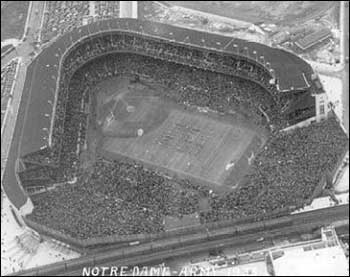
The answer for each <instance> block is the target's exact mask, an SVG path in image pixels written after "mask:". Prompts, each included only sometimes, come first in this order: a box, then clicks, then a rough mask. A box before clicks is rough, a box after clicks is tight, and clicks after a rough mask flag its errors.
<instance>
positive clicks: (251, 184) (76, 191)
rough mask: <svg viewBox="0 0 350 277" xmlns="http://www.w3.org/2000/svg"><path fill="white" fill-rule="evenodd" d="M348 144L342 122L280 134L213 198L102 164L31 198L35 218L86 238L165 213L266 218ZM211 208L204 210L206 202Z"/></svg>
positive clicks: (155, 225)
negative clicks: (238, 180) (232, 185)
mask: <svg viewBox="0 0 350 277" xmlns="http://www.w3.org/2000/svg"><path fill="white" fill-rule="evenodd" d="M346 144H347V138H346V135H345V134H344V132H343V130H342V129H341V128H340V126H339V124H338V122H337V121H336V120H335V119H334V118H330V119H328V120H326V121H323V122H322V123H319V124H313V125H311V126H309V127H306V128H301V129H297V130H295V131H292V132H290V133H280V134H278V135H276V136H274V137H272V138H271V140H270V141H269V143H268V144H267V145H266V147H265V149H264V150H263V151H262V152H261V153H260V154H259V155H257V157H256V160H255V161H254V164H253V166H252V169H251V172H250V174H249V175H248V176H247V177H246V182H245V183H244V184H242V185H241V186H240V187H239V188H238V189H237V190H235V191H232V192H231V193H229V194H226V195H222V194H215V193H212V192H211V191H210V190H209V189H208V188H207V187H201V186H198V185H197V186H196V185H193V184H191V183H190V182H189V181H186V180H185V181H184V180H176V179H169V178H166V177H164V176H162V175H161V174H159V173H156V172H154V171H149V170H147V169H146V168H144V167H143V166H142V165H141V164H138V163H136V162H135V163H130V162H128V163H127V162H123V161H113V162H108V161H105V160H102V159H101V160H99V161H98V162H97V163H96V164H95V165H94V169H93V172H92V173H91V175H90V176H88V177H87V176H86V175H82V176H81V177H80V178H79V181H78V182H77V183H75V184H72V185H71V184H70V185H65V186H60V187H58V188H56V189H55V190H52V191H49V192H46V193H43V194H37V195H33V196H32V200H33V203H34V206H35V209H34V212H33V214H32V215H30V218H31V219H33V220H35V221H37V222H40V223H42V224H44V225H47V226H49V227H51V228H53V229H56V230H59V231H62V232H64V233H66V234H68V235H71V236H73V237H78V238H81V239H86V238H92V237H101V236H105V235H112V234H119V235H126V234H138V233H156V232H162V231H164V229H165V226H164V218H165V216H172V217H179V218H181V216H183V215H188V214H196V215H198V216H199V217H200V219H201V222H202V223H208V222H214V221H219V220H227V219H241V218H244V217H247V216H266V217H268V214H270V213H272V212H275V211H277V210H279V209H282V208H285V207H290V206H298V205H300V204H302V203H303V201H304V200H306V199H308V198H309V197H311V195H312V193H313V191H314V190H315V188H316V187H317V186H318V185H319V182H320V180H321V178H322V175H323V173H324V172H326V171H328V170H332V169H333V167H334V165H335V164H336V163H337V160H338V159H339V156H341V154H342V152H343V151H344V149H345V147H346ZM201 199H206V200H207V201H208V202H209V208H208V209H205V210H201V208H200V204H199V203H200V200H201Z"/></svg>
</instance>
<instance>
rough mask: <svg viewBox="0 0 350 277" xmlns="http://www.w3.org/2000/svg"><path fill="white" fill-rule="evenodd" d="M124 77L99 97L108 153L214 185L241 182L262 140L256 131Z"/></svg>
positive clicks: (104, 151) (104, 149) (104, 150)
mask: <svg viewBox="0 0 350 277" xmlns="http://www.w3.org/2000/svg"><path fill="white" fill-rule="evenodd" d="M123 82H125V80H124V81H123ZM121 83H122V82H121V81H119V83H118V85H116V86H114V91H115V92H114V93H111V92H106V93H105V96H104V97H103V98H104V100H103V99H102V100H101V98H100V99H99V100H98V101H97V102H98V103H99V106H100V107H98V108H97V110H99V112H98V120H99V122H100V124H101V126H102V130H103V134H104V141H103V144H102V148H101V153H102V155H104V156H105V157H106V158H109V159H126V160H136V161H138V162H142V163H143V164H145V165H147V166H150V167H151V168H152V169H160V170H162V171H164V172H165V173H166V174H167V175H170V176H174V175H175V176H178V177H180V178H187V179H191V180H193V181H196V182H197V183H199V184H204V185H209V186H212V187H213V189H218V190H227V189H232V188H235V186H236V184H237V183H238V182H239V179H240V178H241V177H242V176H243V175H244V173H245V171H246V170H247V169H248V167H249V165H248V160H249V159H251V158H252V157H253V152H254V151H255V150H256V149H257V148H259V146H261V143H262V140H261V139H259V136H258V134H257V133H256V131H254V130H252V129H249V128H246V127H243V126H242V125H236V124H234V123H230V122H229V121H228V120H220V116H212V115H209V114H208V113H200V112H198V111H197V110H194V109H185V108H184V107H183V106H180V105H176V104H174V103H168V102H167V101H165V100H164V99H163V98H161V97H158V94H157V93H153V94H152V91H150V89H149V88H148V87H143V86H142V85H140V84H137V85H133V84H130V83H128V82H127V83H125V84H124V87H123V86H122V85H121ZM110 85H111V84H109V85H108V87H110ZM118 86H119V88H118V89H117V90H116V87H118ZM238 168H239V170H237V169H238ZM242 171H244V172H242ZM228 178H229V180H228Z"/></svg>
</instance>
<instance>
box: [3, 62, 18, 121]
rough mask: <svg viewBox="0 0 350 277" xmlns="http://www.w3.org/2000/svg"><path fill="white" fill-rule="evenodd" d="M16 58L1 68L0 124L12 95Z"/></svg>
mask: <svg viewBox="0 0 350 277" xmlns="http://www.w3.org/2000/svg"><path fill="white" fill-rule="evenodd" d="M17 65H18V60H17V59H16V60H12V61H11V62H10V63H9V64H7V65H6V66H4V67H3V68H1V126H2V124H3V120H4V116H5V113H6V109H7V104H8V101H9V100H10V98H11V97H12V89H13V85H14V81H15V75H16V70H17Z"/></svg>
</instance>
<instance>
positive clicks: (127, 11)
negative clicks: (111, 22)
mask: <svg viewBox="0 0 350 277" xmlns="http://www.w3.org/2000/svg"><path fill="white" fill-rule="evenodd" d="M119 3H120V10H119V17H120V18H137V1H119Z"/></svg>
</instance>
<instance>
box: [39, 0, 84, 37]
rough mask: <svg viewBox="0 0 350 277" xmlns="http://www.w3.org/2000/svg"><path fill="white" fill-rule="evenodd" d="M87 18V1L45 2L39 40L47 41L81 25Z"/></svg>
mask: <svg viewBox="0 0 350 277" xmlns="http://www.w3.org/2000/svg"><path fill="white" fill-rule="evenodd" d="M88 16H89V1H46V2H45V12H44V19H43V25H42V28H43V29H42V30H41V40H42V41H47V40H50V39H52V38H53V37H56V36H58V35H62V34H64V33H66V32H69V31H72V30H73V29H75V28H77V27H79V26H81V25H82V24H83V19H84V18H85V17H88Z"/></svg>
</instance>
